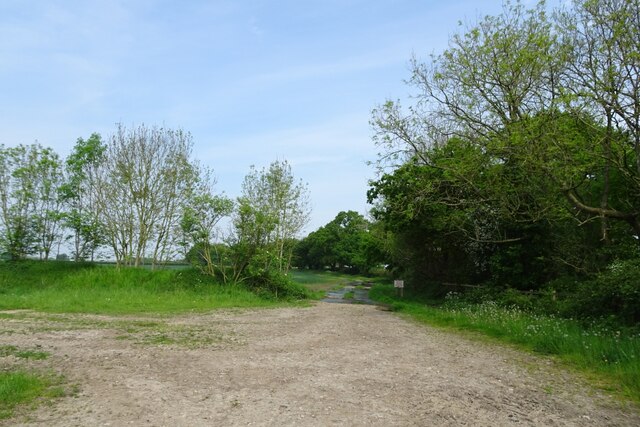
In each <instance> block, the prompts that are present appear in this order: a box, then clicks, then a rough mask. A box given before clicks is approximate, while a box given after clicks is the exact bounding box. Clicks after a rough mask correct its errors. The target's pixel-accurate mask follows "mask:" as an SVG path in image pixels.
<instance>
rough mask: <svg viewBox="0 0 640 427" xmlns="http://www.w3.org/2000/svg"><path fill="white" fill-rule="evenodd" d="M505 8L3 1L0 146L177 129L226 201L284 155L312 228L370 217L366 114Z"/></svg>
mask: <svg viewBox="0 0 640 427" xmlns="http://www.w3.org/2000/svg"><path fill="white" fill-rule="evenodd" d="M525 3H526V2H525ZM501 5H502V2H501V1H500V0H480V1H472V0H449V1H434V0H433V1H432V0H422V1H419V0H395V1H393V0H387V1H378V0H367V1H360V0H323V1H319V0H309V1H294V0H290V1H289V0H287V1H276V0H271V1H266V0H264V1H259V0H246V1H241V0H238V1H218V0H215V1H214V0H210V1H205V0H182V1H177V0H173V1H171V0H165V1H161V0H104V1H91V0H83V1H80V0H77V1H76V0H73V1H72V0H69V1H64V0H42V1H31V0H0V144H5V145H7V146H14V145H18V144H30V143H32V142H34V141H36V140H37V141H38V142H39V143H40V144H42V145H44V146H49V147H53V148H54V149H55V150H56V151H57V152H58V153H59V154H61V155H62V156H66V155H67V154H68V152H69V150H70V149H71V147H72V146H73V144H74V142H75V141H76V139H77V138H78V137H83V138H86V137H88V136H89V135H90V134H91V133H92V132H99V133H101V134H102V135H103V136H106V135H108V134H109V133H110V132H112V131H113V130H114V129H115V124H116V123H118V122H121V123H123V124H125V125H129V126H131V125H137V124H141V123H145V124H147V125H164V126H167V127H171V128H182V129H184V130H186V131H189V132H191V134H192V135H193V138H194V143H195V146H194V154H195V156H196V157H197V158H198V159H199V160H200V161H201V162H202V163H204V164H206V165H208V166H210V167H212V168H213V169H214V172H215V175H216V177H217V180H218V184H217V186H216V188H217V190H218V191H221V192H222V191H224V192H225V193H226V194H227V195H229V196H231V197H236V196H238V195H239V193H240V185H241V182H242V178H243V177H244V175H245V174H246V173H247V172H248V171H249V167H250V166H251V165H255V166H257V167H258V168H261V167H263V166H268V165H269V163H271V162H272V161H274V160H276V159H277V160H288V161H289V162H290V164H291V165H292V169H293V173H294V175H295V176H296V177H297V178H299V179H301V180H303V181H304V182H306V183H308V184H309V190H310V198H311V203H312V208H313V213H312V219H311V223H310V224H309V226H308V227H307V230H306V231H307V232H308V231H313V230H315V229H317V228H318V227H320V226H322V225H324V224H325V223H327V222H329V221H330V220H331V219H333V218H334V217H335V215H336V214H337V213H338V212H339V211H342V210H356V211H359V212H361V213H363V214H364V213H366V211H367V209H369V206H368V205H367V204H366V190H367V181H368V180H369V179H371V178H374V171H373V168H371V167H369V166H367V165H366V162H367V161H369V160H375V157H376V147H375V146H374V145H373V143H372V142H371V135H372V131H371V128H370V126H369V118H370V112H371V109H372V108H374V107H375V106H376V105H377V104H381V103H383V102H384V101H385V99H388V98H391V99H397V98H405V97H407V95H408V94H409V92H410V88H409V87H408V86H406V85H405V84H404V83H403V79H406V78H408V76H409V72H408V62H409V59H410V57H411V55H412V54H414V53H415V55H416V56H418V57H419V58H427V56H428V55H429V54H430V53H434V52H440V51H442V50H443V49H444V48H445V47H446V44H447V40H448V37H449V35H451V34H453V33H454V32H455V31H458V30H459V27H458V21H463V22H471V23H473V22H475V21H476V18H477V17H479V16H483V15H486V14H496V13H498V12H500V10H501Z"/></svg>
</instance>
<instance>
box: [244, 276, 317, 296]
mask: <svg viewBox="0 0 640 427" xmlns="http://www.w3.org/2000/svg"><path fill="white" fill-rule="evenodd" d="M245 283H246V284H247V287H248V288H249V289H251V290H252V291H253V292H255V293H256V294H258V295H259V296H261V297H263V298H276V299H287V300H295V299H305V298H308V297H309V291H307V289H306V288H305V287H304V286H302V285H299V284H296V283H293V282H292V281H291V279H290V278H289V277H288V276H287V275H286V274H283V273H281V272H279V271H272V270H263V271H259V272H257V273H255V274H253V275H251V276H249V277H248V278H247V280H246V282H245Z"/></svg>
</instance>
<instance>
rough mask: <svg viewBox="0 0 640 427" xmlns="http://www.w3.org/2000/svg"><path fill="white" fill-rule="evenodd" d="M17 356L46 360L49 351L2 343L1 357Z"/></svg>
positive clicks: (0, 347)
mask: <svg viewBox="0 0 640 427" xmlns="http://www.w3.org/2000/svg"><path fill="white" fill-rule="evenodd" d="M6 356H15V357H18V358H21V359H32V360H44V359H46V358H47V357H49V353H47V352H46V351H40V350H31V349H19V348H18V347H16V346H13V345H0V357H6Z"/></svg>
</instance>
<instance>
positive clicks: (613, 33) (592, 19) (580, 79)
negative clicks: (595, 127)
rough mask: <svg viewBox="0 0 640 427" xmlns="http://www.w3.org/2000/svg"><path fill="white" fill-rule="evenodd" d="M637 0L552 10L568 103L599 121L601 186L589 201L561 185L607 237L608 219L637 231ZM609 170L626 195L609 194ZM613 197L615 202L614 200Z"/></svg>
mask: <svg viewBox="0 0 640 427" xmlns="http://www.w3.org/2000/svg"><path fill="white" fill-rule="evenodd" d="M638 10H640V1H638V0H598V1H594V0H577V1H575V7H574V8H573V9H572V10H570V11H561V12H559V14H558V21H559V22H558V27H559V31H560V32H561V33H562V34H563V35H564V36H565V37H566V39H567V41H568V43H567V44H568V46H570V55H571V57H570V59H571V60H570V61H568V63H567V67H566V69H565V70H564V74H565V77H566V79H565V82H566V89H565V90H566V92H567V93H568V94H570V95H571V96H570V97H569V102H571V105H570V107H574V108H579V109H580V110H586V111H589V112H590V113H591V116H593V117H595V118H596V119H597V121H598V124H599V125H601V126H604V127H605V132H604V133H603V134H602V136H601V140H600V144H599V145H600V147H599V152H598V153H596V154H597V155H598V156H600V157H601V158H602V162H601V163H602V165H601V167H600V168H599V170H598V176H600V177H601V180H602V186H601V189H600V194H599V197H598V200H593V201H592V202H591V203H590V202H588V201H586V200H585V199H584V197H583V195H582V191H581V188H579V185H571V184H568V185H567V184H565V185H564V187H565V188H564V192H565V194H566V197H567V198H568V200H569V201H570V202H571V203H572V204H573V205H574V206H575V207H576V208H577V209H579V210H580V211H581V212H582V213H583V214H584V215H586V216H588V217H592V216H597V217H599V218H600V219H601V223H602V227H601V232H602V239H603V240H604V241H606V242H609V241H610V236H609V233H608V229H609V225H608V224H609V221H608V220H609V219H613V220H622V221H624V222H626V223H628V224H629V225H630V226H631V227H632V229H633V231H634V233H635V234H636V236H640V102H639V100H640V55H639V54H638V52H640V14H639V13H638ZM613 174H617V175H618V179H619V182H618V183H617V184H618V185H623V186H626V187H627V189H628V191H629V194H628V197H627V200H620V199H618V200H615V199H613V198H611V197H610V196H611V194H610V193H611V190H612V188H613V185H612V181H613V179H614V178H613V177H612V175H613ZM616 202H617V203H616Z"/></svg>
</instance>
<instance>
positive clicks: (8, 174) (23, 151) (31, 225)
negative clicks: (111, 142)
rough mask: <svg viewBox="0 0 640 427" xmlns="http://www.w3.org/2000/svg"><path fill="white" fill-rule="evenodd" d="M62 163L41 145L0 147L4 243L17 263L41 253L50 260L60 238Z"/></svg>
mask: <svg viewBox="0 0 640 427" xmlns="http://www.w3.org/2000/svg"><path fill="white" fill-rule="evenodd" d="M60 166H61V165H60V160H59V158H58V156H57V154H56V153H55V152H53V150H51V149H50V148H43V147H42V146H41V145H40V144H37V143H36V144H31V145H26V146H25V145H19V146H17V147H8V148H5V147H4V146H0V219H1V224H2V232H3V236H2V240H3V243H4V247H5V249H6V251H7V252H8V253H9V256H10V257H11V258H13V259H21V258H24V257H25V256H27V255H29V254H33V253H38V254H39V255H40V257H41V258H42V259H48V257H49V253H50V251H51V247H52V245H53V243H54V241H55V240H56V239H57V238H59V224H60V219H61V215H60V205H59V198H58V187H59V185H60V183H61V181H62V175H61V174H62V171H61V167H60Z"/></svg>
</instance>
